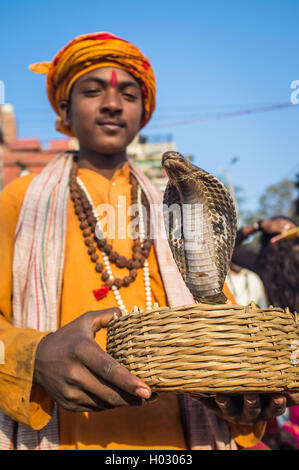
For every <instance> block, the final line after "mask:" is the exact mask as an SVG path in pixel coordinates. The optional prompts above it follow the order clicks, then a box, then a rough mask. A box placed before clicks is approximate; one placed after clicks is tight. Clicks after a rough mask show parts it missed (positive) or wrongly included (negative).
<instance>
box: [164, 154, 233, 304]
mask: <svg viewBox="0 0 299 470" xmlns="http://www.w3.org/2000/svg"><path fill="white" fill-rule="evenodd" d="M162 166H163V168H164V169H165V171H166V173H167V175H168V177H169V181H168V184H167V187H166V190H165V193H164V199H163V205H164V222H165V228H166V232H167V236H168V242H169V245H170V248H171V251H172V254H173V257H174V260H175V262H176V264H177V266H178V268H179V271H180V273H181V275H182V277H183V279H184V281H185V283H186V285H187V287H188V288H189V290H190V292H191V293H192V295H193V297H194V299H195V300H196V301H198V302H201V303H213V304H217V303H225V302H226V300H227V299H226V297H225V296H224V294H223V292H222V290H223V285H224V281H225V278H226V275H227V273H228V270H229V265H230V261H231V257H232V253H233V248H234V243H235V238H236V226H237V219H236V211H235V206H234V203H233V200H232V198H231V196H230V194H229V192H228V190H227V189H226V187H225V186H224V185H223V183H221V181H219V180H218V179H217V178H215V177H214V176H212V175H211V174H209V173H208V172H206V171H205V170H202V169H201V168H198V167H197V166H195V165H193V164H192V163H191V162H190V161H189V160H187V159H186V158H184V157H183V156H182V155H181V154H180V153H178V152H172V151H171V152H166V153H164V155H163V157H162ZM178 208H179V210H178Z"/></svg>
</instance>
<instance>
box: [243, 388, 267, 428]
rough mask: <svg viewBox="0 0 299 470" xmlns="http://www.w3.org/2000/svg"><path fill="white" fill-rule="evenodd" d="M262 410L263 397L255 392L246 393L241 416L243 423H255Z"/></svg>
mask: <svg viewBox="0 0 299 470" xmlns="http://www.w3.org/2000/svg"><path fill="white" fill-rule="evenodd" d="M261 411H262V404H261V398H260V396H259V395H257V394H254V393H245V394H244V401H243V410H242V414H241V417H240V422H241V423H254V422H255V421H256V420H257V418H258V417H259V415H260V413H261Z"/></svg>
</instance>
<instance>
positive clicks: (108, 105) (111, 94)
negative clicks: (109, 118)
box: [100, 88, 123, 114]
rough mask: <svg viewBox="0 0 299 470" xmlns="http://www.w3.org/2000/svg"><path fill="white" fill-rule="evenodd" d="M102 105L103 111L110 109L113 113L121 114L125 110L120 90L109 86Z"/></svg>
mask: <svg viewBox="0 0 299 470" xmlns="http://www.w3.org/2000/svg"><path fill="white" fill-rule="evenodd" d="M100 107H101V111H102V112H107V111H108V112H110V113H113V114H115V113H118V114H120V113H121V112H122V110H123V105H122V100H121V97H120V96H119V93H118V91H117V90H115V89H113V88H109V89H108V90H106V92H105V94H104V96H103V99H102V101H101V105H100Z"/></svg>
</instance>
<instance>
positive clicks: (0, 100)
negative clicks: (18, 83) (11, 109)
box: [0, 80, 5, 106]
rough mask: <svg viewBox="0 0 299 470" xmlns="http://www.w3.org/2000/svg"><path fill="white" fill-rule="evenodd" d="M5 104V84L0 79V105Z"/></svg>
mask: <svg viewBox="0 0 299 470" xmlns="http://www.w3.org/2000/svg"><path fill="white" fill-rule="evenodd" d="M3 104H5V85H4V82H3V81H2V80H0V106H2V105H3Z"/></svg>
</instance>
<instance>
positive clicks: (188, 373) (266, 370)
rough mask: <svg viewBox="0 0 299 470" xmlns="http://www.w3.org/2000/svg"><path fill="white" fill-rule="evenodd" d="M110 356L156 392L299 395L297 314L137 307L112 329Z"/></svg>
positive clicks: (198, 307) (228, 308) (227, 306)
mask: <svg viewBox="0 0 299 470" xmlns="http://www.w3.org/2000/svg"><path fill="white" fill-rule="evenodd" d="M107 352H108V353H109V354H111V355H112V356H113V357H114V358H115V359H116V360H117V361H118V362H119V363H121V364H123V365H124V366H125V367H126V368H127V369H128V370H129V371H130V372H132V373H133V374H135V375H137V376H138V377H140V378H141V379H142V380H144V382H145V383H147V384H148V385H149V386H150V387H151V388H152V390H153V391H156V392H162V391H172V392H177V393H190V394H192V395H201V394H215V393H218V392H222V393H241V392H245V391H256V392H261V393H264V392H279V391H285V390H295V389H299V320H298V314H294V315H293V314H292V313H290V311H289V310H288V309H286V310H282V309H279V308H273V307H269V308H267V309H260V308H258V307H257V306H256V305H255V304H254V303H253V302H252V303H251V304H250V305H249V306H247V307H244V306H240V305H233V304H225V305H207V304H196V305H187V306H184V307H176V308H174V307H171V308H168V307H164V308H157V309H155V310H151V311H146V312H141V311H139V309H137V308H135V309H134V311H133V312H132V313H131V314H130V315H129V316H123V317H120V318H115V319H114V320H112V321H111V322H110V323H109V325H108V332H107Z"/></svg>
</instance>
